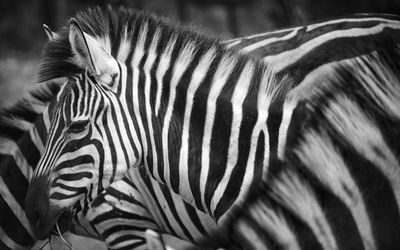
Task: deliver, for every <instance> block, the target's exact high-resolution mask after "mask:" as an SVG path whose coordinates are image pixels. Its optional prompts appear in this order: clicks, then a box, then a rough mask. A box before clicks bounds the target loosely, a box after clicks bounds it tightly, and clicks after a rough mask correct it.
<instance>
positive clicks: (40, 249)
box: [39, 240, 50, 250]
mask: <svg viewBox="0 0 400 250" xmlns="http://www.w3.org/2000/svg"><path fill="white" fill-rule="evenodd" d="M49 242H50V240H48V241H46V242H45V243H44V244H43V246H41V247H40V248H39V250H42V249H43V248H44V247H45V246H47V244H49Z"/></svg>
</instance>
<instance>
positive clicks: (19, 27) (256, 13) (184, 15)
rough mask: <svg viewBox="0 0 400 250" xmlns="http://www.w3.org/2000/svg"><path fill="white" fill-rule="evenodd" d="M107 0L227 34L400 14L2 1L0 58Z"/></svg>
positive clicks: (328, 0)
mask: <svg viewBox="0 0 400 250" xmlns="http://www.w3.org/2000/svg"><path fill="white" fill-rule="evenodd" d="M108 4H110V5H113V6H119V5H122V6H127V7H133V8H136V9H148V10H150V11H152V12H156V13H157V14H160V15H164V16H172V17H175V18H178V19H181V20H184V21H189V22H194V23H196V24H200V25H202V26H205V27H207V28H208V29H211V30H213V31H214V32H215V33H218V34H223V35H225V36H226V37H233V36H239V35H246V34H250V33H254V32H261V31H266V30H271V29H276V28H281V27H287V26H293V25H298V24H303V23H307V22H309V21H313V20H318V19H326V18H330V17H336V16H343V15H348V14H352V13H360V12H380V13H391V14H400V0H379V1H378V0H18V1H16V0H1V1H0V16H1V22H0V56H4V55H5V54H9V53H15V52H16V51H17V52H22V53H37V51H38V50H40V47H41V45H42V44H43V42H44V41H45V36H44V33H43V31H42V24H43V23H46V24H47V25H49V26H50V27H52V28H53V29H57V28H59V27H60V26H62V25H63V24H64V23H65V21H66V20H67V19H68V17H70V16H72V15H73V14H74V13H75V12H76V11H77V10H80V9H85V8H87V7H89V6H93V5H100V6H106V5H108Z"/></svg>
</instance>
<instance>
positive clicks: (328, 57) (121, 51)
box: [118, 18, 395, 170]
mask: <svg viewBox="0 0 400 250" xmlns="http://www.w3.org/2000/svg"><path fill="white" fill-rule="evenodd" d="M393 19H395V18H393ZM360 20H361V19H360ZM389 21H390V20H389ZM335 23H337V24H340V25H341V26H342V27H343V23H341V21H334V22H328V23H325V25H327V26H328V24H329V25H332V27H333V26H334V25H335ZM340 25H339V26H338V27H339V29H340V27H341V26H340ZM357 25H362V21H360V22H358V23H357ZM321 26H323V25H322V24H321V25H319V27H321ZM330 28H331V27H330ZM387 29H389V30H390V27H389V28H387ZM387 29H386V28H385V29H384V30H387ZM311 30H312V29H311ZM371 30H372V31H371V33H372V34H373V35H370V37H369V40H368V41H371V39H372V40H373V39H381V37H382V36H380V34H379V33H373V29H371ZM392 30H393V29H392ZM353 31H354V33H353V39H354V41H356V40H357V39H358V38H357V33H356V32H355V30H353ZM363 32H364V31H363ZM336 34H337V35H338V36H339V37H340V32H338V33H336ZM362 34H364V33H362ZM296 35H297V36H299V37H300V36H301V35H303V34H302V33H298V34H296ZM366 35H368V34H366ZM266 36H268V35H267V34H266ZM267 38H268V37H267ZM314 38H315V37H314ZM331 38H332V40H334V39H335V38H334V37H331ZM339 40H340V39H339ZM344 40H345V39H344ZM244 41H246V40H244ZM288 41H289V40H288ZM325 42H326V43H328V42H329V41H325ZM288 44H290V43H288ZM367 44H368V43H367ZM371 44H373V45H374V46H376V44H375V43H371ZM282 45H283V44H281V45H280V46H281V47H280V48H283V46H282ZM323 45H324V43H321V44H320V46H317V47H321V48H322V47H324V46H323ZM123 46H126V43H125V45H121V47H123ZM371 46H372V45H371ZM370 50H373V47H370ZM354 51H355V52H354V54H353V56H352V57H354V56H357V55H359V54H363V53H365V51H364V52H363V51H358V52H357V50H356V49H354ZM313 52H315V51H314V50H313V51H309V52H308V54H312V53H313ZM118 53H119V55H120V56H121V55H122V56H123V54H124V53H125V54H126V53H127V52H126V51H125V52H124V50H122V49H121V50H120V51H119V52H118ZM340 53H342V51H341V50H339V53H337V54H340ZM357 53H358V54H357ZM261 54H262V52H261ZM337 54H335V55H337ZM316 55H318V53H316ZM340 55H341V56H342V57H343V58H345V57H344V56H347V55H348V54H344V53H342V54H340ZM332 56H333V55H330V54H328V55H327V56H325V57H324V58H325V60H327V62H329V60H331V59H330V58H331V57H332ZM339 59H340V58H339ZM299 61H301V60H300V59H299ZM315 65H317V66H318V64H315ZM321 65H322V64H321ZM311 69H315V68H311ZM318 70H319V69H318ZM311 73H313V74H310V71H308V72H307V71H306V73H304V72H303V73H302V74H303V75H304V74H305V75H307V74H310V75H311V76H313V75H314V76H315V75H324V74H325V75H326V74H327V73H329V72H324V71H321V70H320V71H315V70H314V71H311ZM294 75H295V76H296V75H297V74H294ZM299 75H301V74H299ZM292 77H293V75H292ZM299 79H301V78H299ZM159 103H160V102H159ZM159 105H160V104H158V107H159ZM156 107H157V104H156ZM157 110H159V109H157ZM286 116H288V115H286ZM283 117H285V113H284V115H283ZM283 120H285V119H284V118H283ZM288 120H289V121H290V116H289V117H288ZM287 126H288V124H287ZM278 151H279V150H278ZM157 170H158V169H157Z"/></svg>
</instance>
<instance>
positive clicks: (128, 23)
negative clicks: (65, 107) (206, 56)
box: [38, 7, 219, 81]
mask: <svg viewBox="0 0 400 250" xmlns="http://www.w3.org/2000/svg"><path fill="white" fill-rule="evenodd" d="M75 18H76V20H77V21H78V23H79V25H80V26H81V28H82V30H83V31H84V32H85V33H87V34H88V35H90V36H92V37H94V38H95V39H96V40H97V41H98V42H99V43H100V45H101V46H102V48H103V49H104V50H106V51H107V52H108V53H110V54H111V55H112V56H113V57H114V58H117V53H118V51H119V49H121V46H122V45H121V43H120V42H121V40H124V41H125V42H128V43H130V44H131V45H133V44H134V43H135V42H136V41H135V40H137V36H138V32H139V30H140V27H141V25H143V24H145V23H146V24H147V25H148V29H149V32H150V33H152V32H154V31H155V29H156V28H158V27H161V29H162V39H160V40H161V41H163V42H164V43H167V41H168V40H169V38H171V36H172V35H176V34H178V35H179V36H180V38H183V39H181V41H182V43H183V44H184V43H186V42H188V41H192V42H193V41H195V42H197V43H198V45H200V46H198V47H199V48H204V49H208V48H210V47H212V46H217V44H219V40H218V39H217V38H210V37H211V36H210V35H209V34H207V35H205V33H204V32H200V31H199V30H198V29H196V28H194V27H192V26H191V25H181V24H177V23H175V22H174V21H172V20H170V19H166V18H162V17H157V16H154V15H152V14H150V13H147V12H143V11H136V10H132V9H125V8H122V7H121V8H119V9H117V10H114V9H112V8H111V7H108V8H106V9H101V8H100V7H96V8H92V9H88V10H87V11H81V12H78V13H77V14H76V16H75ZM165 45H166V44H163V46H165ZM161 47H162V46H161ZM73 56H74V55H73V51H72V49H71V45H70V43H69V40H68V24H66V25H65V26H64V27H63V28H61V30H60V31H59V32H58V33H57V36H56V37H55V38H54V39H52V40H51V41H49V42H48V44H47V45H46V47H45V49H44V50H43V54H42V60H41V65H40V69H39V74H38V77H39V79H38V81H44V80H48V79H52V78H55V77H60V76H66V75H71V74H75V73H79V72H81V71H82V69H81V68H79V66H78V65H76V64H75V63H74V62H73V60H72V58H73Z"/></svg>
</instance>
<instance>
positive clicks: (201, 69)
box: [179, 49, 215, 207]
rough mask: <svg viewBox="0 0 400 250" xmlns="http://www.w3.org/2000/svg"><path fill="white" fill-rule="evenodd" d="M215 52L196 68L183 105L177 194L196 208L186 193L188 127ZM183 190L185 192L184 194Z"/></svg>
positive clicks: (203, 59)
mask: <svg viewBox="0 0 400 250" xmlns="http://www.w3.org/2000/svg"><path fill="white" fill-rule="evenodd" d="M214 57H215V50H214V49H211V50H209V51H207V53H206V54H205V55H204V56H203V57H202V58H201V60H200V62H199V64H198V66H197V67H196V69H195V70H194V71H193V74H192V78H191V80H190V83H189V87H188V89H187V95H186V105H185V114H184V118H183V127H182V144H181V149H180V154H179V156H180V157H179V178H180V181H179V194H182V193H186V194H185V195H184V200H185V201H186V202H188V203H189V204H191V205H192V206H194V207H195V206H196V205H195V204H196V203H195V202H194V198H193V194H192V193H191V192H187V191H189V190H191V189H190V185H189V170H188V154H189V150H188V148H189V127H190V118H191V114H192V106H193V98H194V95H195V93H196V91H197V88H198V87H199V85H200V84H201V82H202V81H203V80H204V77H205V76H206V74H207V71H208V69H209V67H210V64H211V62H212V61H213V60H214ZM185 190H187V191H186V192H185Z"/></svg>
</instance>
